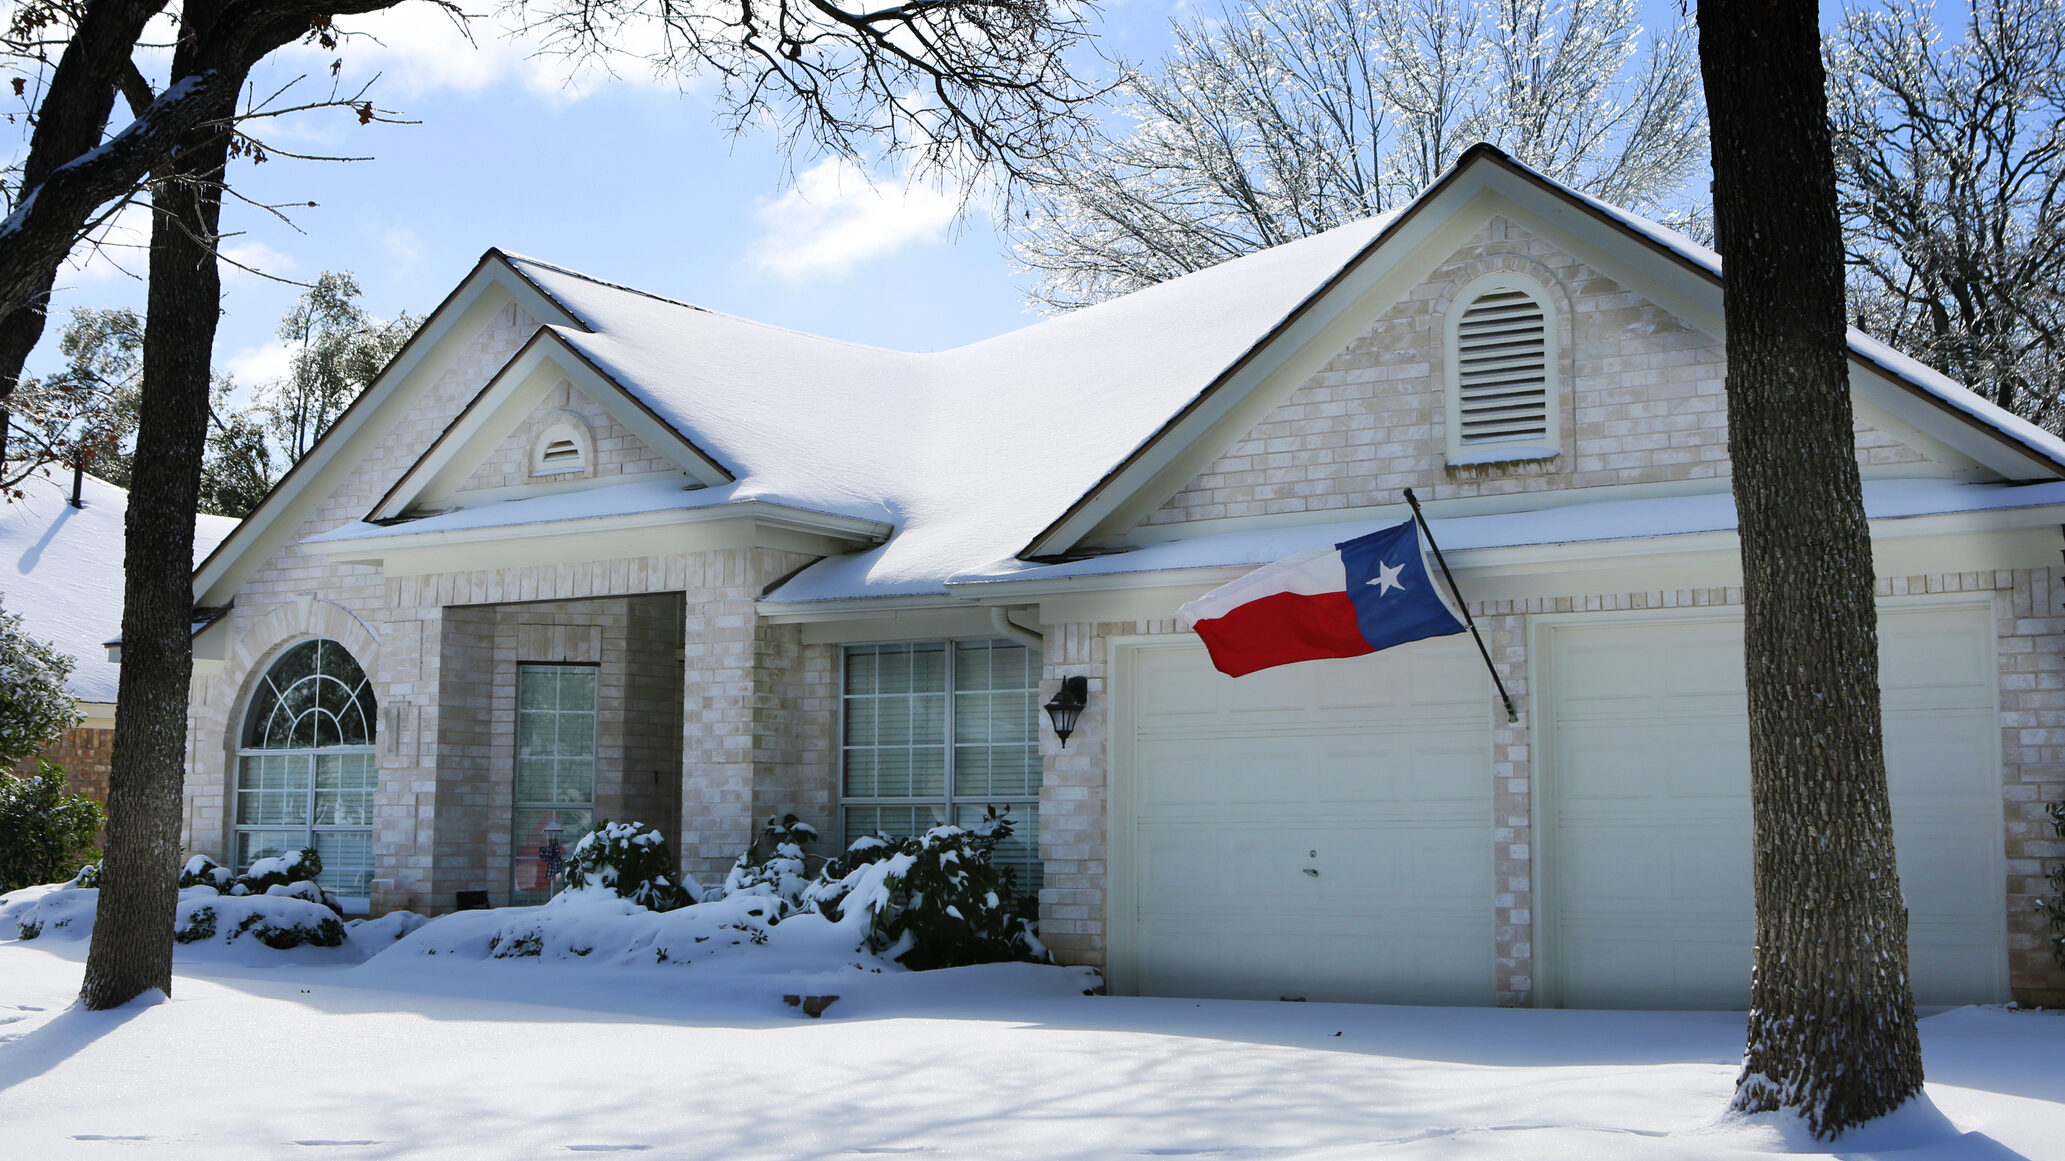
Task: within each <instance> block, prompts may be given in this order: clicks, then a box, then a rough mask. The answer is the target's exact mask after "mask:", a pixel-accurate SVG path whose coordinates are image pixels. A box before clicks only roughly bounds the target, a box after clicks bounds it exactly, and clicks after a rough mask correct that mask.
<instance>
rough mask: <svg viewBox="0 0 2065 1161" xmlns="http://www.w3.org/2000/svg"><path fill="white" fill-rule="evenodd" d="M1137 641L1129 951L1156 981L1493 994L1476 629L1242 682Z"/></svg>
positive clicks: (1263, 991) (1486, 761) (1427, 995)
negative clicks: (1210, 676)
mask: <svg viewBox="0 0 2065 1161" xmlns="http://www.w3.org/2000/svg"><path fill="white" fill-rule="evenodd" d="M1134 657H1135V659H1136V660H1137V662H1138V664H1137V665H1136V666H1135V667H1134V668H1133V678H1132V679H1131V681H1130V682H1129V683H1128V685H1127V686H1126V692H1125V694H1124V695H1123V696H1129V697H1131V699H1132V704H1133V706H1134V707H1137V709H1135V710H1134V712H1132V713H1131V714H1130V715H1125V714H1124V711H1123V710H1122V711H1121V714H1122V716H1121V718H1120V719H1119V720H1120V721H1121V722H1124V723H1126V724H1125V725H1123V726H1122V728H1124V729H1126V730H1128V731H1129V733H1128V737H1127V739H1126V742H1127V744H1128V745H1129V747H1130V751H1131V755H1132V761H1131V763H1130V771H1129V775H1128V778H1127V781H1128V782H1129V784H1130V785H1129V786H1127V787H1123V788H1122V789H1121V793H1123V794H1125V795H1126V797H1127V800H1128V803H1127V804H1128V807H1129V811H1128V813H1129V814H1130V817H1131V821H1130V831H1129V833H1130V835H1131V840H1130V843H1129V850H1130V853H1129V854H1128V855H1127V856H1126V861H1127V863H1128V864H1129V866H1130V872H1131V877H1132V883H1133V892H1132V900H1131V914H1130V915H1129V916H1126V917H1123V920H1122V921H1120V922H1117V923H1115V925H1114V940H1115V943H1114V947H1113V958H1114V964H1120V963H1122V962H1123V963H1124V964H1125V965H1126V966H1127V969H1128V971H1129V973H1130V974H1131V976H1132V978H1133V982H1134V983H1135V984H1136V985H1137V987H1138V988H1139V990H1141V991H1142V992H1145V993H1149V994H1154V993H1161V994H1174V995H1207V996H1239V997H1248V998H1260V999H1277V998H1280V997H1283V996H1302V997H1304V998H1307V999H1313V1000H1390V1001H1393V1002H1429V1001H1439V1002H1450V1003H1489V1002H1491V1000H1492V999H1493V998H1494V995H1495V984H1494V978H1495V971H1496V959H1497V957H1496V949H1495V942H1494V941H1495V934H1496V933H1495V926H1494V913H1493V891H1492V878H1493V874H1492V870H1493V868H1492V841H1491V771H1490V759H1491V740H1490V707H1489V702H1488V700H1487V698H1486V696H1485V694H1484V688H1485V682H1484V679H1483V677H1482V675H1481V667H1482V664H1483V663H1482V661H1481V660H1480V659H1478V658H1477V656H1476V652H1475V646H1474V645H1473V644H1471V643H1470V642H1469V640H1468V639H1467V638H1463V639H1461V640H1460V641H1457V640H1455V639H1448V640H1445V641H1432V642H1421V643H1418V644H1416V645H1414V646H1411V647H1407V648H1404V649H1398V650H1388V651H1386V652H1385V653H1382V654H1377V655H1373V656H1370V657H1364V658H1355V659H1350V660H1346V661H1336V662H1324V663H1314V664H1307V665H1297V666H1288V667H1284V668H1282V669H1276V670H1266V671H1263V672H1262V673H1257V674H1253V675H1250V676H1248V677H1244V678H1241V679H1240V680H1239V681H1238V682H1233V681H1231V680H1230V679H1223V678H1218V679H1215V680H1206V679H1204V678H1201V677H1200V676H1199V671H1203V672H1205V673H1210V662H1209V660H1208V658H1207V657H1206V655H1205V653H1204V651H1203V650H1202V649H1200V648H1148V649H1141V650H1138V651H1137V653H1136V654H1135V655H1134ZM1472 666H1475V667H1477V668H1476V669H1474V670H1473V669H1472V668H1471V667H1472ZM1181 699H1189V700H1188V701H1187V702H1185V701H1183V700H1181ZM1308 871H1310V872H1312V873H1308Z"/></svg>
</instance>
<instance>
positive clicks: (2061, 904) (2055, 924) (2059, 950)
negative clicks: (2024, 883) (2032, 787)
mask: <svg viewBox="0 0 2065 1161" xmlns="http://www.w3.org/2000/svg"><path fill="white" fill-rule="evenodd" d="M2044 810H2045V811H2047V812H2049V814H2050V816H2051V829H2052V830H2053V831H2055V832H2056V833H2057V835H2058V837H2059V838H2065V802H2053V803H2050V804H2049V805H2047V806H2045V807H2044ZM2044 878H2046V879H2048V880H2050V884H2051V893H2050V894H2049V895H2048V896H2045V897H2043V898H2040V899H2038V900H2037V901H2036V909H2037V910H2038V911H2040V912H2042V913H2043V916H2044V918H2046V919H2048V920H2050V922H2051V958H2052V959H2054V960H2056V961H2058V966H2059V967H2061V968H2065V862H2060V863H2058V864H2056V865H2055V866H2053V867H2052V868H2051V869H2050V870H2049V871H2047V872H2045V873H2044Z"/></svg>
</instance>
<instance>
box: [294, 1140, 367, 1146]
mask: <svg viewBox="0 0 2065 1161" xmlns="http://www.w3.org/2000/svg"><path fill="white" fill-rule="evenodd" d="M294 1143H295V1144H296V1145H384V1144H386V1142H385V1141H371V1140H367V1141H326V1140H323V1139H321V1138H316V1139H313V1140H308V1141H296V1142H294Z"/></svg>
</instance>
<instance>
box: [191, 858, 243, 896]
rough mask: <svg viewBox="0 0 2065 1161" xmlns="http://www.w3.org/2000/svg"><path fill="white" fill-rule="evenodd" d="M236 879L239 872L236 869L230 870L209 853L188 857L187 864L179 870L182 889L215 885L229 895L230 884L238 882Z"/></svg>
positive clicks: (218, 889)
mask: <svg viewBox="0 0 2065 1161" xmlns="http://www.w3.org/2000/svg"><path fill="white" fill-rule="evenodd" d="M236 880H237V873H236V872H235V871H232V870H230V869H229V868H228V867H225V866H223V865H222V864H221V863H218V862H216V861H215V860H214V859H211V858H209V857H208V856H207V855H195V856H194V857H193V858H191V859H188V860H187V861H186V866H184V867H182V868H180V871H179V888H180V890H182V891H184V890H185V889H187V888H188V887H213V888H215V889H216V890H217V891H220V892H222V893H223V894H225V895H227V894H229V888H230V884H231V883H234V882H236Z"/></svg>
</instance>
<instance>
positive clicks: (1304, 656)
mask: <svg viewBox="0 0 2065 1161" xmlns="http://www.w3.org/2000/svg"><path fill="white" fill-rule="evenodd" d="M1196 628H1197V635H1198V636H1200V637H1202V638H1204V641H1205V648H1206V649H1209V650H1210V651H1211V654H1212V664H1213V665H1214V666H1216V667H1218V670H1219V672H1221V673H1223V674H1225V675H1227V676H1228V677H1240V676H1241V675H1243V674H1248V673H1253V672H1255V671H1256V670H1258V669H1268V668H1270V667H1271V666H1276V665H1289V664H1290V663H1292V662H1294V661H1317V660H1320V659H1321V658H1325V657H1360V656H1362V655H1363V654H1365V653H1373V652H1375V650H1373V649H1371V648H1370V646H1369V642H1368V641H1365V640H1364V639H1363V636H1362V631H1361V630H1360V629H1358V628H1357V627H1356V624H1355V605H1354V603H1353V602H1351V601H1350V600H1349V599H1348V594H1347V593H1316V594H1314V593H1271V594H1270V595H1269V596H1266V597H1261V598H1258V599H1256V600H1252V601H1249V602H1248V603H1246V604H1244V605H1241V606H1239V607H1238V608H1236V609H1234V610H1233V611H1232V612H1230V613H1227V614H1226V615H1225V616H1223V617H1213V618H1212V619H1210V620H1208V621H1199V622H1198V623H1197V626H1196Z"/></svg>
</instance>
